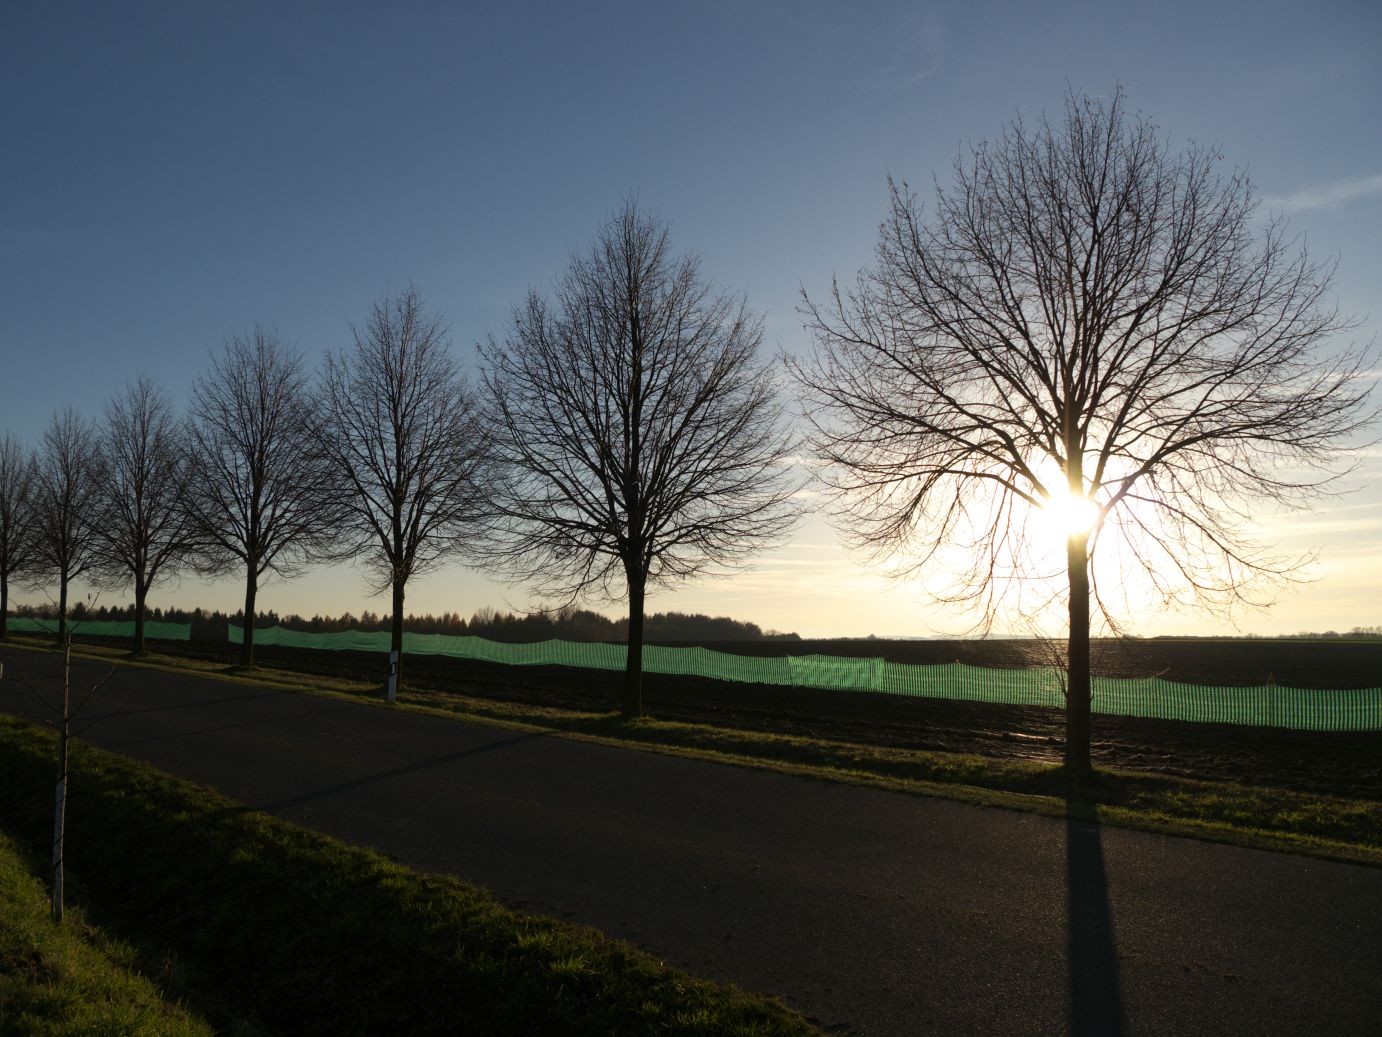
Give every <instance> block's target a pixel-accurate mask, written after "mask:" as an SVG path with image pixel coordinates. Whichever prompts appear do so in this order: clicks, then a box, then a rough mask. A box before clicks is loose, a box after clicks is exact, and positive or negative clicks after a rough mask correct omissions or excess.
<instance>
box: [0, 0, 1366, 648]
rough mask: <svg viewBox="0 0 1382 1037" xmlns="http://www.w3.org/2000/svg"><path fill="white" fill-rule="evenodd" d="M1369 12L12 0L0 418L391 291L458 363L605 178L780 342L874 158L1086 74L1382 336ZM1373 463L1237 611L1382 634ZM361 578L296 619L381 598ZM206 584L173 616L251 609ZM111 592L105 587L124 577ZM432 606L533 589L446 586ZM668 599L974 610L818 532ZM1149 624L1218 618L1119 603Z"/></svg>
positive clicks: (866, 237)
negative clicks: (1300, 566)
mask: <svg viewBox="0 0 1382 1037" xmlns="http://www.w3.org/2000/svg"><path fill="white" fill-rule="evenodd" d="M1379 54H1382V5H1378V4H1376V3H1370V2H1356V3H1346V2H1333V3H1330V2H1324V3H1314V4H1304V3H1292V4H1287V3H1250V4H1249V3H1224V4H1210V5H1207V4H1203V3H1185V4H1176V3H1171V4H1161V5H1155V6H1153V5H1150V4H1138V5H1124V4H1118V3H1110V2H1103V3H1079V4H1029V3H1013V4H993V3H982V2H973V0H969V2H963V3H928V4H918V3H876V4H874V3H841V2H819V3H817V2H808V3H790V2H778V3H752V2H743V3H738V2H719V0H714V2H707V3H681V4H676V5H671V4H658V3H648V2H644V3H626V4H621V3H616V4H555V3H554V4H522V3H514V4H493V5H478V4H477V5H471V4H408V3H391V4H388V5H383V4H378V5H362V4H348V3H331V4H267V3H265V4H260V3H237V4H222V5H210V4H199V3H169V4H146V3H130V4H121V5H114V4H95V3H93V4H66V3H43V4H37V3H35V4H25V5H21V4H8V5H6V6H5V9H4V13H3V14H2V15H0V113H2V114H0V119H3V123H0V125H2V126H3V131H4V133H3V140H4V142H5V147H4V150H3V152H0V358H2V359H3V366H2V367H0V429H2V428H7V429H9V430H11V431H13V432H15V433H18V434H20V435H22V436H24V437H26V438H28V439H30V440H31V441H32V440H34V439H36V438H37V436H38V434H39V433H40V432H41V429H42V427H43V426H44V425H45V424H46V423H47V421H48V419H49V416H50V415H51V414H52V412H53V410H54V409H55V408H59V407H61V406H64V405H66V404H69V403H70V404H72V405H73V406H75V407H76V408H78V409H79V410H80V411H82V412H83V413H85V414H87V415H90V416H96V415H98V414H99V413H100V411H101V408H102V406H103V404H104V401H105V399H106V398H107V397H108V396H109V395H110V394H111V393H112V392H114V391H116V390H118V389H119V388H120V387H121V386H122V385H123V384H124V382H125V381H126V380H128V379H129V378H131V377H132V376H133V375H134V374H135V373H136V372H137V371H140V370H144V371H148V372H150V373H152V374H154V375H155V376H156V377H157V378H158V379H159V380H160V381H161V382H162V384H163V385H164V386H165V387H166V388H167V389H168V391H169V392H170V393H171V394H172V395H173V396H174V398H175V399H178V400H179V401H181V400H182V399H184V398H185V396H186V392H187V388H188V386H189V384H190V382H191V380H192V378H193V377H194V376H195V375H196V374H197V373H198V372H199V371H200V370H201V369H202V367H203V366H204V364H205V362H206V357H207V353H208V350H210V349H212V348H215V347H217V346H219V344H220V343H221V342H222V341H223V340H224V339H225V338H226V337H228V336H231V335H237V334H243V333H245V332H246V331H248V330H249V329H250V328H252V327H253V325H254V324H255V323H256V322H261V323H264V324H267V325H270V326H272V327H274V328H276V329H277V330H278V332H279V333H280V334H281V335H282V336H283V337H284V338H286V339H288V340H289V341H291V342H293V343H296V345H297V346H298V347H299V348H300V349H301V350H303V351H304V352H305V353H306V354H307V355H308V356H309V358H311V359H313V360H314V359H315V358H316V357H317V356H319V355H320V353H321V352H322V351H323V350H325V349H328V348H336V347H340V346H342V345H344V344H346V343H348V342H349V325H350V323H351V322H352V321H359V320H361V319H363V317H364V315H365V314H366V312H367V310H368V307H369V304H370V302H371V301H372V300H373V299H374V298H376V297H378V296H379V295H380V294H381V293H383V292H385V291H388V290H391V289H397V288H399V287H401V286H403V285H405V284H407V283H408V282H410V281H411V282H412V283H414V284H416V286H417V287H418V288H419V290H420V291H421V293H422V295H423V298H424V300H425V301H426V302H427V303H428V305H429V306H432V307H434V308H437V309H441V310H443V311H445V313H446V315H447V316H448V318H449V320H450V322H451V325H452V333H453V340H454V343H455V347H456V349H457V351H458V352H459V353H460V354H461V355H462V356H463V357H465V358H466V359H467V360H469V359H471V358H472V357H473V346H474V344H475V342H476V341H478V340H480V339H482V338H484V337H485V336H486V335H487V334H488V333H490V332H495V333H502V331H503V325H504V322H505V320H506V318H507V316H508V313H509V309H510V307H511V306H512V305H513V304H514V303H515V302H516V301H517V300H519V299H520V298H521V297H522V295H523V294H524V293H525V292H526V291H527V289H528V288H529V287H534V286H536V287H542V286H544V285H547V284H549V283H550V281H551V279H552V277H553V276H554V275H555V274H557V273H558V272H559V271H560V269H561V268H562V266H563V265H564V264H565V262H566V259H567V257H568V256H569V255H570V253H571V252H572V251H573V250H577V249H581V248H583V246H584V245H585V244H586V243H587V242H588V240H589V238H590V236H591V235H592V233H593V232H594V231H595V230H596V228H597V227H598V225H599V224H600V222H601V221H602V220H603V218H604V217H605V215H606V214H607V213H608V212H609V211H610V210H611V209H612V208H613V207H615V206H616V205H617V204H618V203H619V200H620V197H621V196H622V195H623V194H624V193H626V192H630V191H634V192H637V194H638V196H639V198H640V201H641V203H642V204H643V205H644V206H645V207H647V208H648V209H651V210H654V211H656V212H658V213H660V214H661V215H662V216H663V217H664V218H666V219H667V220H668V221H670V223H671V225H672V232H673V239H674V242H675V243H676V244H677V246H678V247H679V248H682V249H687V250H694V251H696V252H698V253H699V254H700V255H701V256H702V257H703V258H704V269H705V272H706V273H707V274H709V275H710V276H711V277H713V278H714V279H715V280H717V281H718V282H720V283H721V284H723V285H725V286H726V287H729V288H732V289H735V290H743V291H745V292H746V293H747V294H748V297H749V300H750V303H751V305H752V306H753V307H754V308H755V309H757V310H759V311H761V312H763V313H764V314H765V316H766V328H767V340H768V341H767V345H768V347H769V348H773V349H782V350H786V351H788V352H797V351H800V350H802V349H804V348H805V346H806V339H805V336H804V334H803V332H802V330H801V327H800V324H799V322H798V319H797V314H796V312H795V306H796V303H797V293H798V290H799V288H800V286H802V285H805V286H806V287H807V288H808V289H809V290H813V291H821V290H824V289H825V288H826V287H827V286H828V284H829V279H830V276H831V273H832V271H838V272H839V273H840V274H841V275H843V276H852V275H853V273H854V271H856V270H857V269H858V268H859V267H860V266H862V265H864V264H866V263H867V262H868V261H869V257H870V253H871V250H872V247H873V244H874V240H875V237H876V232H877V226H878V223H879V220H880V218H881V217H882V215H883V212H884V207H885V202H886V177H887V175H888V174H889V173H892V174H893V175H894V176H896V177H898V178H899V179H905V180H908V181H910V182H911V183H912V184H913V185H914V187H916V188H917V189H918V190H919V191H920V192H921V193H922V194H923V196H924V195H925V194H926V193H928V192H929V189H930V183H931V176H932V174H933V173H935V174H938V175H940V176H941V177H942V179H945V178H947V177H948V172H949V169H950V164H951V162H952V160H953V158H954V156H955V153H956V151H957V149H958V148H959V147H960V146H961V145H962V144H964V143H965V142H967V141H970V140H978V139H981V138H984V137H987V136H991V135H993V134H995V133H997V132H998V131H999V130H1000V129H1001V128H1002V126H1003V124H1004V123H1005V122H1007V121H1009V120H1010V119H1011V118H1012V117H1013V115H1014V114H1015V113H1017V112H1019V111H1022V112H1025V113H1039V112H1041V111H1043V110H1046V111H1050V112H1052V113H1055V112H1058V111H1059V109H1060V106H1061V101H1062V95H1063V94H1064V92H1065V90H1066V89H1067V84H1068V85H1069V86H1071V87H1073V88H1074V89H1076V90H1081V91H1087V92H1091V93H1101V92H1107V91H1108V90H1110V89H1111V88H1112V87H1113V85H1114V84H1115V83H1121V84H1123V86H1124V87H1125V89H1126V91H1127V95H1128V99H1129V102H1130V104H1131V106H1133V107H1134V108H1137V109H1141V110H1143V111H1145V112H1147V113H1148V114H1149V115H1150V116H1151V117H1152V118H1153V119H1155V120H1156V122H1157V123H1158V124H1159V125H1160V126H1162V127H1163V129H1164V130H1165V132H1166V133H1167V134H1168V135H1169V136H1170V138H1171V139H1172V140H1173V141H1175V142H1185V141H1187V140H1189V139H1198V140H1201V141H1205V140H1216V141H1218V142H1220V144H1221V146H1222V151H1223V153H1224V156H1225V162H1226V164H1230V165H1235V166H1243V167H1247V168H1248V170H1249V171H1250V173H1251V175H1252V177H1253V179H1254V180H1255V182H1256V183H1257V185H1258V188H1259V190H1260V192H1261V194H1262V196H1263V197H1264V198H1265V199H1267V201H1268V203H1269V204H1270V205H1271V206H1273V207H1275V208H1278V209H1282V210H1286V211H1288V212H1289V213H1290V215H1291V219H1292V226H1293V228H1294V229H1296V230H1297V231H1299V232H1300V233H1302V234H1305V235H1306V236H1307V238H1308V241H1309V243H1310V247H1311V249H1312V251H1314V252H1316V253H1317V254H1319V255H1321V256H1333V255H1337V256H1338V258H1339V263H1340V267H1339V274H1338V279H1337V291H1336V298H1337V300H1338V302H1339V305H1340V307H1341V309H1343V310H1344V311H1345V312H1347V313H1352V314H1356V315H1358V316H1359V317H1361V318H1362V319H1363V321H1364V323H1363V326H1362V327H1361V328H1360V330H1359V331H1358V332H1357V333H1356V335H1355V338H1356V339H1357V340H1362V341H1366V340H1367V339H1369V338H1371V337H1373V336H1375V335H1376V334H1377V332H1378V329H1379V327H1382V307H1380V306H1379V304H1378V287H1377V285H1378V275H1379V273H1380V272H1382V233H1380V232H1382V132H1379V130H1382V114H1379V113H1382V71H1379V67H1378V55H1379ZM1379 468H1382V463H1380V462H1379V460H1378V458H1376V457H1374V458H1372V459H1371V460H1370V461H1369V463H1368V467H1367V468H1366V469H1365V471H1364V472H1362V473H1361V474H1360V477H1359V478H1358V479H1357V480H1355V484H1356V485H1359V486H1360V487H1362V488H1361V489H1360V492H1359V493H1357V494H1355V495H1354V496H1352V497H1350V498H1348V499H1346V500H1344V501H1341V502H1339V503H1338V506H1339V507H1345V508H1348V509H1350V510H1347V511H1339V512H1334V511H1329V512H1321V513H1318V514H1315V515H1312V516H1297V517H1296V518H1295V519H1294V520H1292V523H1293V524H1289V525H1288V524H1281V525H1279V526H1276V525H1274V526H1271V527H1270V528H1269V529H1268V530H1266V532H1267V533H1268V534H1269V535H1271V536H1273V537H1280V538H1281V539H1282V542H1283V543H1284V544H1285V545H1286V546H1288V547H1294V546H1299V547H1308V546H1314V547H1318V548H1320V549H1321V552H1322V553H1321V560H1320V568H1319V569H1317V574H1318V575H1319V576H1320V579H1319V580H1318V582H1316V583H1315V584H1313V585H1311V586H1310V587H1308V588H1306V589H1304V590H1302V591H1300V592H1297V593H1294V594H1291V595H1289V596H1288V597H1287V598H1285V599H1284V600H1283V602H1282V603H1281V605H1279V606H1278V607H1277V608H1276V609H1274V610H1273V611H1272V612H1270V613H1267V614H1265V615H1250V616H1248V617H1246V618H1244V619H1243V620H1242V626H1243V628H1244V629H1248V630H1258V631H1263V632H1270V631H1278V630H1286V631H1290V630H1296V629H1301V628H1306V627H1308V628H1314V629H1319V628H1325V627H1330V626H1334V627H1344V628H1346V627H1349V626H1352V625H1354V624H1375V623H1379V622H1382V610H1380V609H1379V608H1378V604H1377V603H1378V595H1377V593H1376V590H1375V588H1376V587H1377V586H1378V585H1379V583H1382V496H1379V494H1378V493H1377V485H1376V483H1377V479H1376V476H1377V474H1378V471H1379ZM364 595H365V592H364V589H363V585H362V583H361V582H360V581H359V580H357V579H356V578H355V577H354V576H353V574H351V573H350V572H349V571H344V572H342V571H337V572H333V573H314V574H309V575H308V576H306V577H303V578H301V579H299V580H297V581H294V582H292V583H288V584H281V585H276V586H273V587H270V588H269V589H268V590H266V591H265V592H264V593H263V594H262V595H261V598H260V600H261V604H262V605H264V606H265V607H273V608H277V609H279V610H280V611H302V612H307V613H311V612H314V611H318V610H324V611H339V610H340V608H341V607H342V606H343V604H344V605H349V606H350V607H351V608H352V609H353V610H354V611H359V610H360V609H361V608H364V607H372V608H374V609H376V610H378V609H380V608H381V607H383V602H382V600H379V599H375V600H373V601H367V600H366V599H365V596H364ZM238 596H239V590H238V588H237V587H236V585H235V584H234V582H233V581H231V582H224V583H218V584H214V585H203V584H201V583H198V582H195V581H191V580H187V581H184V582H183V583H182V584H181V585H179V586H177V587H170V588H168V589H167V590H165V591H164V592H163V593H161V594H156V595H155V598H156V599H157V600H162V601H164V602H173V601H177V602H185V603H193V602H195V603H201V604H206V605H217V606H221V607H234V605H235V604H236V602H237V600H238ZM111 597H113V596H112V595H110V594H109V593H108V594H107V595H106V598H107V599H109V598H111ZM410 598H411V600H410V604H411V605H412V606H413V607H415V608H417V609H419V610H432V611H440V610H443V609H452V610H459V611H462V612H469V611H471V610H473V609H474V608H478V607H479V606H481V605H486V604H492V605H499V606H501V607H502V606H503V605H505V604H514V605H522V604H525V603H526V602H527V600H528V599H527V596H526V594H525V593H524V591H523V590H522V589H521V588H500V587H497V586H495V585H492V584H489V583H487V582H486V581H484V580H483V579H481V578H480V577H478V576H476V575H474V574H472V573H469V572H467V571H465V570H448V571H446V572H444V573H441V574H438V575H436V576H434V577H432V578H430V579H429V580H427V581H426V582H425V583H422V584H419V585H418V586H417V587H415V588H413V589H412V593H411V595H410ZM650 607H652V608H682V609H694V610H700V611H712V612H717V613H730V614H733V615H736V616H740V617H742V618H746V619H753V620H755V621H757V622H759V623H762V624H763V625H765V626H774V627H779V628H790V629H797V630H800V631H802V632H803V633H815V634H863V633H869V632H878V633H885V634H926V633H931V632H937V631H944V630H953V629H959V628H961V627H963V625H964V623H963V621H961V620H959V619H958V618H957V617H952V616H947V615H945V614H944V613H942V612H939V611H938V610H935V609H933V608H928V607H926V606H925V605H924V604H923V602H922V600H921V592H920V590H919V588H917V587H910V586H908V585H905V584H898V583H895V582H889V581H884V580H882V579H881V578H880V577H879V576H878V575H877V574H876V573H873V572H871V571H869V570H867V569H865V568H863V567H861V566H858V565H856V564H855V563H854V562H853V561H851V560H850V559H849V558H848V557H847V556H846V555H845V554H844V553H843V552H842V551H841V549H840V548H839V546H838V543H837V542H836V539H835V536H834V533H833V532H832V531H831V529H830V528H829V527H828V526H827V525H826V524H825V523H824V522H823V521H821V520H819V519H813V520H811V521H809V522H807V523H806V524H805V525H804V526H803V528H802V530H801V532H800V533H799V534H798V537H797V539H796V540H795V541H794V542H793V543H792V544H789V545H787V546H785V547H784V548H783V549H781V550H780V551H776V552H773V553H772V554H771V555H770V556H768V557H767V558H766V559H765V560H764V563H763V565H761V566H759V567H758V568H757V569H755V570H754V571H752V572H750V573H748V574H744V575H741V576H739V577H737V578H735V579H734V580H733V581H731V582H725V581H716V582H712V583H706V584H700V585H692V586H690V587H687V588H684V589H682V590H679V591H677V592H676V593H675V594H667V595H661V596H659V597H657V598H655V599H653V600H652V601H651V602H650ZM1134 628H1135V629H1140V630H1142V631H1143V632H1167V631H1174V630H1196V631H1198V630H1202V629H1204V628H1205V624H1204V623H1203V622H1202V621H1200V620H1197V619H1195V618H1194V617H1186V616H1171V617H1164V616H1153V615H1148V616H1144V617H1136V619H1135V622H1134Z"/></svg>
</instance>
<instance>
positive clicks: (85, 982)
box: [0, 833, 213, 1037]
mask: <svg viewBox="0 0 1382 1037" xmlns="http://www.w3.org/2000/svg"><path fill="white" fill-rule="evenodd" d="M135 957H136V955H135V952H134V951H133V950H132V949H131V948H130V947H129V946H128V945H126V944H122V943H120V942H118V941H114V940H111V939H110V938H109V937H108V936H107V935H106V934H105V933H103V932H102V931H101V930H100V929H98V928H95V927H93V926H90V925H88V924H87V923H86V920H85V918H84V917H83V915H82V913H81V911H80V910H75V911H69V912H68V913H67V914H66V916H65V918H64V920H63V923H62V925H55V924H53V921H52V918H51V917H50V915H49V905H48V892H47V890H46V889H45V888H44V886H43V884H42V883H41V882H40V881H39V880H38V878H37V877H36V876H35V874H34V872H33V869H32V867H31V866H30V863H29V861H28V860H27V858H26V855H25V854H24V853H23V851H22V850H21V848H20V846H19V845H18V844H17V843H16V842H15V841H14V840H13V839H11V838H10V837H9V836H7V835H5V834H4V833H0V1033H3V1034H16V1035H17V1034H35V1035H37V1034H44V1035H46V1037H68V1035H71V1037H76V1035H78V1034H97V1033H98V1034H104V1035H108V1037H202V1035H205V1037H210V1035H211V1033H212V1032H213V1031H212V1029H211V1027H210V1026H208V1025H207V1024H206V1023H204V1022H202V1021H201V1020H199V1019H197V1018H195V1017H194V1016H192V1015H190V1014H189V1013H188V1012H187V1011H185V1010H184V1009H182V1008H180V1007H178V1006H176V1005H172V1004H169V1003H168V1002H167V1001H165V1000H164V999H163V997H162V995H161V994H160V992H159V990H158V988H157V987H156V986H154V984H153V983H151V982H150V981H149V980H148V979H146V978H145V977H143V976H141V975H140V974H139V973H138V972H136V971H134V966H135Z"/></svg>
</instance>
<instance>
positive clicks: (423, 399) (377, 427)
mask: <svg viewBox="0 0 1382 1037" xmlns="http://www.w3.org/2000/svg"><path fill="white" fill-rule="evenodd" d="M354 336H355V348H354V350H353V351H352V352H351V353H350V354H346V353H341V354H339V355H336V356H328V357H327V360H326V366H325V369H324V371H323V375H322V399H323V407H322V411H323V413H322V424H321V431H322V437H321V440H322V451H323V453H324V454H325V455H326V457H327V458H328V460H329V461H330V463H331V466H332V469H333V472H334V474H333V477H332V481H333V483H334V484H335V486H336V487H337V488H338V489H339V490H340V491H341V493H342V500H341V505H342V508H341V510H342V512H343V513H344V515H345V519H344V521H343V523H342V528H343V533H344V537H345V539H346V542H347V543H348V545H349V547H350V548H351V549H352V550H353V552H355V553H357V554H359V555H362V556H363V558H364V561H365V566H366V570H367V571H368V572H369V573H370V574H371V576H372V578H373V582H374V585H375V590H376V591H377V592H379V593H382V592H383V591H386V590H389V591H391V592H392V595H393V624H392V637H391V641H390V643H391V647H392V652H393V653H396V654H393V656H392V661H393V666H394V669H392V670H391V679H390V681H389V685H388V697H389V701H390V702H392V701H393V700H394V698H395V696H396V694H397V688H398V685H399V682H400V678H401V672H400V671H401V665H402V663H401V659H402V652H403V602H404V594H405V591H406V588H407V584H408V581H409V580H410V579H411V578H412V577H414V576H419V575H422V574H425V573H428V572H432V571H434V570H436V569H437V568H438V567H439V566H440V565H442V564H443V563H445V561H446V560H447V559H449V558H453V557H455V556H456V555H457V554H458V553H459V552H461V551H462V550H463V549H464V547H465V546H466V541H467V538H468V536H470V535H472V534H473V532H474V531H475V530H476V529H477V528H478V522H479V520H480V519H481V518H482V517H483V511H482V505H483V503H484V500H485V497H486V494H487V490H486V485H485V484H486V481H487V474H486V473H487V471H488V466H487V463H486V437H485V436H484V434H483V430H482V429H481V426H480V423H479V421H478V420H477V417H476V408H475V405H474V403H473V400H472V397H471V394H470V390H469V389H468V388H467V386H466V385H465V383H464V382H463V380H462V379H461V375H460V372H459V370H458V369H457V367H456V363H455V361H454V360H453V359H452V357H451V353H450V346H449V343H448V342H447V337H446V336H447V328H446V325H445V324H444V323H443V321H442V319H441V318H440V317H438V316H435V315H429V314H427V313H426V312H425V311H424V310H423V307H422V301H421V299H420V298H419V297H418V293H417V291H416V290H415V289H413V288H408V289H407V290H406V291H403V292H401V293H400V294H398V295H397V296H395V297H393V298H385V299H381V300H380V301H378V302H376V303H375V304H374V307H373V309H372V310H371V311H370V317H369V321H368V322H367V323H366V325H365V327H364V328H363V329H360V328H356V329H354Z"/></svg>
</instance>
